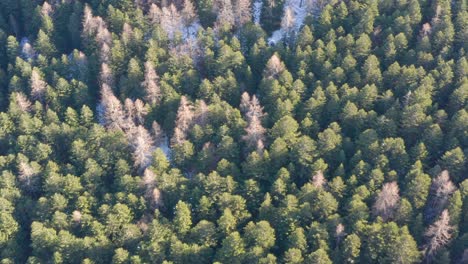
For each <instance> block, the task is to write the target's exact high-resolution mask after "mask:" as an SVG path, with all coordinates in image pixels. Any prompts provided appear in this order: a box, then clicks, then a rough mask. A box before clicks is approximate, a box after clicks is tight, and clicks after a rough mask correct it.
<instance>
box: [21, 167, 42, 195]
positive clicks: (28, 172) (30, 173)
mask: <svg viewBox="0 0 468 264" xmlns="http://www.w3.org/2000/svg"><path fill="white" fill-rule="evenodd" d="M18 180H19V183H20V186H21V188H22V189H23V190H25V191H26V192H29V193H33V192H36V191H38V190H39V189H40V187H41V186H40V182H39V180H40V177H39V174H38V171H37V169H36V168H34V167H33V166H31V164H30V163H29V162H27V161H20V162H19V164H18Z"/></svg>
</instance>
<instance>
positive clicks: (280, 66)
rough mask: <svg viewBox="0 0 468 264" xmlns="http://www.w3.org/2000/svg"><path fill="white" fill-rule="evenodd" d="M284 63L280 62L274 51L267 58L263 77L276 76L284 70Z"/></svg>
mask: <svg viewBox="0 0 468 264" xmlns="http://www.w3.org/2000/svg"><path fill="white" fill-rule="evenodd" d="M285 69H286V68H285V66H284V63H283V62H281V60H280V58H279V57H278V55H277V54H276V53H275V54H273V56H271V58H270V59H269V60H268V62H267V65H266V67H265V71H264V74H265V77H266V78H274V79H276V78H278V75H279V74H280V73H282V72H283V71H284V70H285Z"/></svg>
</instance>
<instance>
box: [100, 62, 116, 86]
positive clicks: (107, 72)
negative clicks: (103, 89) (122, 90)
mask: <svg viewBox="0 0 468 264" xmlns="http://www.w3.org/2000/svg"><path fill="white" fill-rule="evenodd" d="M99 81H100V82H101V85H104V84H106V85H108V86H112V85H113V84H114V76H113V75H112V70H111V69H110V67H109V65H107V63H102V64H101V72H100V75H99Z"/></svg>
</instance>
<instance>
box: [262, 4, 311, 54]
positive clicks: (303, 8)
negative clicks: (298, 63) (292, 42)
mask: <svg viewBox="0 0 468 264" xmlns="http://www.w3.org/2000/svg"><path fill="white" fill-rule="evenodd" d="M306 2H307V3H306ZM316 5H317V3H316V1H315V0H312V1H305V0H288V1H287V2H286V3H285V4H284V8H283V17H284V14H285V13H286V10H287V9H290V10H291V11H292V13H293V17H294V26H293V28H292V31H293V33H294V34H296V35H297V33H299V31H300V30H301V28H302V25H303V24H304V20H305V18H306V17H307V16H308V15H310V14H313V15H315V16H317V15H319V14H320V12H317V11H316V9H317V7H316ZM286 33H287V31H286V29H284V28H280V29H278V30H276V31H274V32H273V34H272V36H271V37H270V38H269V39H268V44H270V45H275V44H276V43H278V42H279V41H281V40H282V39H283V38H284V37H285V35H286Z"/></svg>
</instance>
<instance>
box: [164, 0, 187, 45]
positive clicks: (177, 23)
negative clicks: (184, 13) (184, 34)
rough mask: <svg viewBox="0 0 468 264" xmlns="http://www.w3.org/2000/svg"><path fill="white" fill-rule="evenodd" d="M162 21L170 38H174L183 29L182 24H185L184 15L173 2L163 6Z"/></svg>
mask: <svg viewBox="0 0 468 264" xmlns="http://www.w3.org/2000/svg"><path fill="white" fill-rule="evenodd" d="M160 23H161V26H162V28H163V29H164V30H165V31H166V33H167V36H168V37H169V39H174V37H175V35H176V33H177V32H180V31H181V25H183V23H182V17H181V16H180V14H179V11H177V8H176V7H175V6H174V5H173V4H171V5H170V6H169V7H163V8H162V12H161V19H160Z"/></svg>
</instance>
